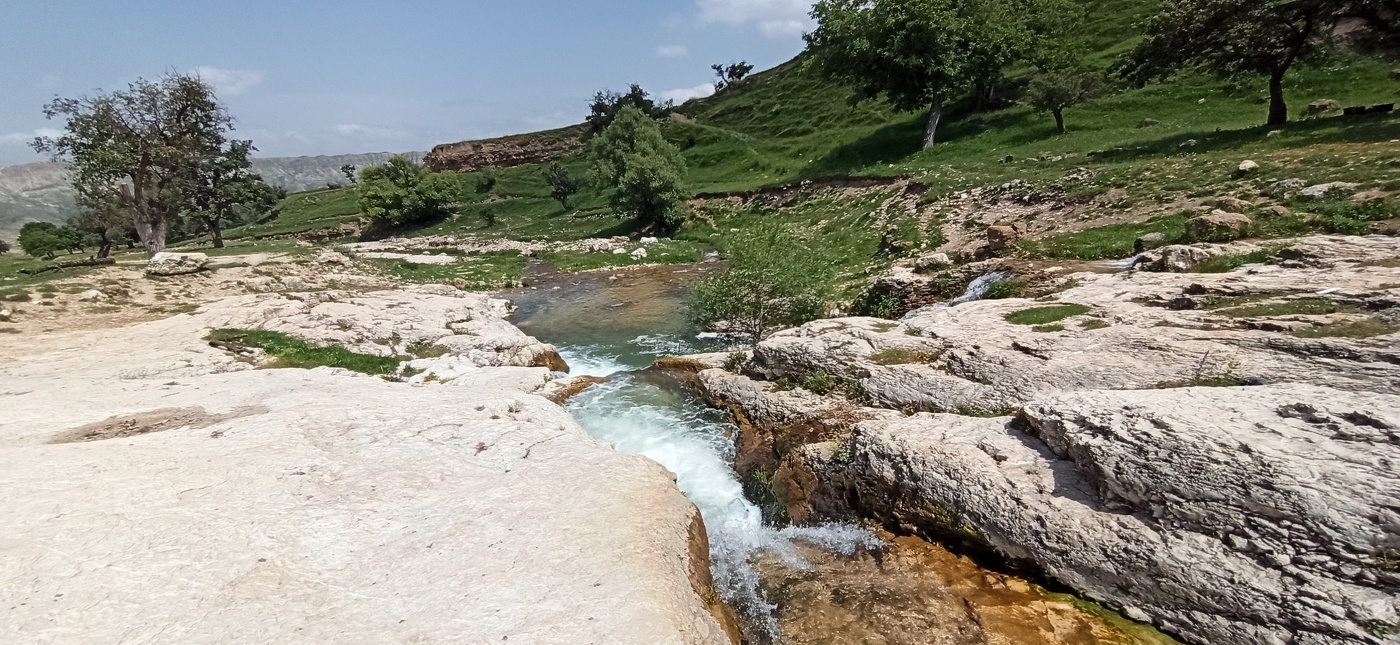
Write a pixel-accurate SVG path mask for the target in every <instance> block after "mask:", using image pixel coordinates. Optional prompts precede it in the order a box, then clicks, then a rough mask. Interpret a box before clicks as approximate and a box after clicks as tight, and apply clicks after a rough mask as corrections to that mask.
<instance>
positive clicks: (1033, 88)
mask: <svg viewBox="0 0 1400 645" xmlns="http://www.w3.org/2000/svg"><path fill="white" fill-rule="evenodd" d="M1102 91H1103V81H1102V80H1101V79H1100V78H1099V75H1097V74H1092V73H1082V74H1062V73H1053V72H1052V73H1049V74H1041V75H1040V76H1037V77H1035V78H1034V79H1031V84H1030V87H1028V88H1026V101H1027V102H1028V103H1030V105H1031V107H1033V108H1035V109H1037V110H1040V111H1042V112H1049V113H1050V114H1051V115H1053V116H1054V117H1055V128H1056V129H1057V130H1059V132H1060V134H1064V132H1065V110H1067V109H1069V108H1071V107H1074V106H1075V105H1078V104H1079V103H1080V102H1082V101H1085V100H1088V99H1091V98H1094V97H1095V96H1098V95H1099V93H1100V92H1102Z"/></svg>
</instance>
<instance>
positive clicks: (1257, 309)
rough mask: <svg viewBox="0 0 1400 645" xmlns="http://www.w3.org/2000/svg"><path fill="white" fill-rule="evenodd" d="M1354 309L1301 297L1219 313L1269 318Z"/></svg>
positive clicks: (1324, 299) (1230, 309) (1321, 299)
mask: <svg viewBox="0 0 1400 645" xmlns="http://www.w3.org/2000/svg"><path fill="white" fill-rule="evenodd" d="M1343 310H1354V309H1353V308H1349V307H1343V306H1342V305H1340V304H1338V303H1336V302H1333V301H1331V300H1328V299H1326V298H1299V299H1297V300H1285V301H1283V302H1267V303H1262V304H1255V305H1245V306H1243V307H1230V308H1228V309H1219V310H1217V313H1220V314H1221V315H1225V316H1229V317H1231V318H1268V317H1272V316H1312V315H1320V314H1335V313H1337V312H1339V311H1343Z"/></svg>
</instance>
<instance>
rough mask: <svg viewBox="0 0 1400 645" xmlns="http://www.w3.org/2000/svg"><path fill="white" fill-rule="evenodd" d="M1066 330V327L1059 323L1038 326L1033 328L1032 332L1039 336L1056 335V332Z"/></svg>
mask: <svg viewBox="0 0 1400 645" xmlns="http://www.w3.org/2000/svg"><path fill="white" fill-rule="evenodd" d="M1064 330H1065V326H1064V325H1061V324H1059V323H1056V324H1053V325H1036V326H1035V327H1031V331H1033V332H1036V333H1039V334H1054V333H1056V332H1062V331H1064Z"/></svg>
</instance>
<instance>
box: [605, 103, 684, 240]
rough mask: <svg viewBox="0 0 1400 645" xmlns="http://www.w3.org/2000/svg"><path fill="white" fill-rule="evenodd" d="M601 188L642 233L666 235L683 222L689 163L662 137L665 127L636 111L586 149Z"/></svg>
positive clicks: (625, 114)
mask: <svg viewBox="0 0 1400 645" xmlns="http://www.w3.org/2000/svg"><path fill="white" fill-rule="evenodd" d="M588 154H589V157H590V158H591V159H592V160H593V165H594V175H595V176H596V178H597V180H598V183H599V184H600V185H603V186H607V187H610V188H611V191H612V193H611V195H610V198H611V204H612V207H613V210H615V211H616V212H617V213H618V214H620V215H624V216H627V217H631V218H633V219H635V220H637V221H638V222H639V223H641V225H642V230H643V231H644V232H653V233H659V234H667V233H670V232H671V231H672V230H674V229H675V227H676V225H677V224H678V223H679V221H680V216H679V211H680V208H681V205H682V204H683V203H684V201H685V198H686V194H685V191H684V190H682V188H681V184H682V182H683V181H684V178H685V172H686V168H685V159H684V158H683V157H681V151H680V149H679V148H677V147H675V146H673V145H671V143H670V142H668V141H666V138H665V137H664V136H662V134H661V126H659V125H657V124H656V121H655V120H654V119H652V118H651V117H650V116H648V115H646V114H643V113H642V111H641V110H638V109H637V108H635V107H631V106H627V107H624V108H622V110H621V111H620V112H618V115H617V119H616V120H614V121H613V123H612V125H611V126H609V127H608V129H607V130H604V131H603V133H602V134H600V135H598V136H597V137H594V139H593V140H592V141H591V142H589V145H588Z"/></svg>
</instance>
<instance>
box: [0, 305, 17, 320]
mask: <svg viewBox="0 0 1400 645" xmlns="http://www.w3.org/2000/svg"><path fill="white" fill-rule="evenodd" d="M14 316H15V312H14V310H12V309H10V308H9V307H0V322H10V321H11V320H13V319H14Z"/></svg>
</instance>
